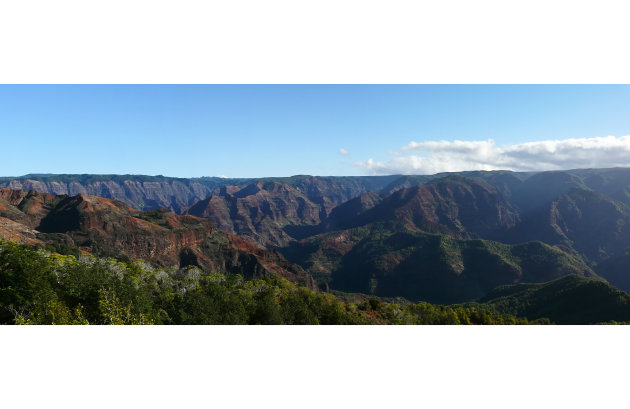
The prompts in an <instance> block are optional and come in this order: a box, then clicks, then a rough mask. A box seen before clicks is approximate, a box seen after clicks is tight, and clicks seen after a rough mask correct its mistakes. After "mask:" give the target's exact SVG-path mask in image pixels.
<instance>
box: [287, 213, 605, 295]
mask: <svg viewBox="0 0 630 409" xmlns="http://www.w3.org/2000/svg"><path fill="white" fill-rule="evenodd" d="M283 252H284V255H285V257H286V258H287V259H288V260H289V261H291V262H293V263H296V264H298V265H301V266H303V267H304V268H305V269H306V270H307V271H308V272H309V273H310V274H311V275H312V276H313V277H314V278H315V279H316V280H317V282H318V283H325V284H327V285H329V286H330V288H334V289H336V290H340V291H346V292H361V293H366V294H374V295H376V296H382V297H396V296H400V297H405V298H407V299H409V300H425V301H429V302H433V303H439V304H452V303H461V302H468V301H472V300H474V299H476V298H478V297H481V296H483V295H485V294H486V293H488V292H489V291H490V290H492V289H493V288H495V287H497V286H499V285H505V284H513V283H515V282H519V281H523V282H544V281H550V280H553V279H556V278H559V277H561V276H563V275H567V274H580V275H587V276H593V277H595V276H596V275H595V274H594V273H593V272H592V270H591V269H590V268H589V267H588V266H587V265H586V264H585V263H584V262H583V261H582V260H581V259H580V258H579V257H575V256H574V255H572V254H570V253H568V252H565V251H562V250H561V249H560V248H559V247H556V246H549V245H547V244H545V243H542V242H529V243H523V244H517V245H509V244H503V243H499V242H495V241H490V240H482V239H475V240H470V239H468V240H466V239H457V238H454V237H452V236H448V235H443V234H426V233H419V232H410V231H405V230H403V229H399V230H397V231H392V230H390V229H386V228H383V227H382V226H381V225H379V224H376V223H375V224H371V225H368V226H362V227H357V228H353V229H347V230H343V231H337V232H331V233H327V234H323V235H319V236H315V237H314V238H312V239H309V240H304V241H302V242H296V243H292V245H291V246H289V247H287V248H285V249H283Z"/></svg>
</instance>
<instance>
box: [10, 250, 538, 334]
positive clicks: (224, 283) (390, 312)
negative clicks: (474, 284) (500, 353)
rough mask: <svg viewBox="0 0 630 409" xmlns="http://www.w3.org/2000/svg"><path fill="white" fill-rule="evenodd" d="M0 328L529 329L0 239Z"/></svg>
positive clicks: (506, 320) (476, 311)
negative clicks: (445, 326)
mask: <svg viewBox="0 0 630 409" xmlns="http://www.w3.org/2000/svg"><path fill="white" fill-rule="evenodd" d="M0 323H3V324H12V323H16V324H526V323H528V321H527V320H526V319H521V318H515V317H513V316H510V315H504V314H498V313H496V312H493V311H491V310H489V309H487V308H485V307H483V306H460V307H456V308H454V307H448V306H440V305H432V304H428V303H424V302H420V303H417V304H410V305H401V304H396V303H388V302H383V301H380V300H378V299H366V300H364V301H361V302H350V301H342V300H340V299H339V298H337V297H336V296H334V295H332V294H329V293H316V292H314V291H311V290H309V289H307V288H304V287H298V286H296V285H295V284H293V283H291V282H289V281H287V280H284V279H281V278H262V279H255V280H243V279H242V278H241V277H240V276H238V275H224V274H217V273H209V274H208V273H204V272H202V271H201V270H199V269H198V268H195V267H187V268H183V269H176V268H171V269H169V268H161V269H156V268H154V267H152V266H150V265H149V264H147V263H145V262H143V261H140V260H137V261H130V260H127V261H119V260H115V259H112V258H96V257H93V256H79V257H76V256H74V255H60V254H57V253H51V252H49V251H46V250H43V249H39V250H37V249H33V248H31V247H29V246H25V245H20V244H17V243H6V242H0Z"/></svg>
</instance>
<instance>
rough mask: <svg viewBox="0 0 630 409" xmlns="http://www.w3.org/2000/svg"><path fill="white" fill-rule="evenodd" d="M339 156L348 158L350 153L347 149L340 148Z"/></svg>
mask: <svg viewBox="0 0 630 409" xmlns="http://www.w3.org/2000/svg"><path fill="white" fill-rule="evenodd" d="M339 154H340V155H343V156H348V155H349V154H350V152H349V151H348V150H347V149H344V148H341V149H339Z"/></svg>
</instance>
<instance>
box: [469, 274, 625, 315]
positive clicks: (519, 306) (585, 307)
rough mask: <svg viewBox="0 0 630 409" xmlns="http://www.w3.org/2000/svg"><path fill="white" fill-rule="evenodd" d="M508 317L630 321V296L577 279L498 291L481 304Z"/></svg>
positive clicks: (564, 278)
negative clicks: (512, 315)
mask: <svg viewBox="0 0 630 409" xmlns="http://www.w3.org/2000/svg"><path fill="white" fill-rule="evenodd" d="M479 301H480V302H481V303H484V304H485V305H487V306H489V307H491V308H493V309H495V310H496V311H498V312H501V313H505V314H515V315H518V316H523V317H527V318H529V319H536V318H540V317H546V318H549V319H550V320H551V321H552V322H554V323H557V324H596V323H602V322H628V321H630V296H629V295H628V294H627V293H625V292H623V291H621V290H618V289H616V288H615V287H613V286H611V285H610V284H608V283H606V282H604V281H600V280H593V279H589V278H585V277H579V276H576V275H569V276H567V277H563V278H560V279H558V280H555V281H551V282H548V283H540V284H516V285H511V286H503V287H499V288H496V289H495V290H494V291H492V292H490V293H489V294H488V295H486V296H485V297H483V298H481V299H480V300H479Z"/></svg>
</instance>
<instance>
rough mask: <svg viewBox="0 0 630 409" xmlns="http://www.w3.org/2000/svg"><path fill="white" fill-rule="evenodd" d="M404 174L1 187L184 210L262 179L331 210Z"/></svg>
mask: <svg viewBox="0 0 630 409" xmlns="http://www.w3.org/2000/svg"><path fill="white" fill-rule="evenodd" d="M398 177H399V176H339V177H314V176H292V177H286V178H256V179H253V178H250V179H246V178H238V179H235V178H219V177H203V178H190V179H185V178H172V177H164V176H143V175H26V176H21V177H17V178H11V177H0V188H7V189H13V190H35V191H38V192H41V193H50V194H54V195H61V194H67V195H70V196H75V195H78V194H84V195H92V196H101V197H105V198H108V199H115V200H120V201H121V202H124V203H127V204H128V205H130V206H132V207H134V208H136V209H140V210H152V209H159V208H166V209H170V210H173V211H174V212H176V213H182V212H183V211H184V210H185V209H187V208H189V207H190V206H192V205H193V204H195V203H196V202H198V201H200V200H204V199H206V198H208V197H209V196H210V195H211V194H215V195H216V194H218V193H219V192H220V189H219V188H221V187H223V186H238V187H241V188H242V187H245V186H247V185H251V184H253V183H256V182H258V181H274V182H278V183H283V184H287V185H289V186H291V187H294V188H295V189H297V190H298V191H300V192H302V193H303V194H304V195H305V196H307V197H308V198H309V200H311V201H313V202H314V203H317V204H319V205H320V206H322V208H323V209H324V210H325V211H326V212H329V211H330V210H331V209H332V208H333V207H335V206H337V205H339V204H341V203H343V202H345V201H347V200H349V199H352V198H353V197H356V196H358V195H360V194H361V193H363V192H366V191H368V190H380V189H382V188H383V187H384V186H386V185H387V184H388V183H390V182H391V181H392V180H394V179H396V178H398Z"/></svg>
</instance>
